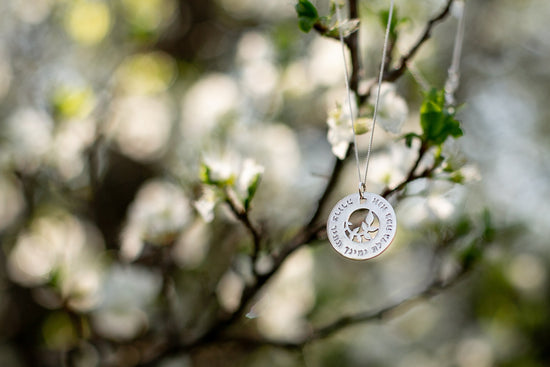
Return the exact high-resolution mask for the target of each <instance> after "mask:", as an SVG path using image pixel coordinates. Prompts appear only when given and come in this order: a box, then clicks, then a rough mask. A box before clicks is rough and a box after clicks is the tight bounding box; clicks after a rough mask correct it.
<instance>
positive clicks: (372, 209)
mask: <svg viewBox="0 0 550 367" xmlns="http://www.w3.org/2000/svg"><path fill="white" fill-rule="evenodd" d="M393 6H394V0H391V4H390V11H389V14H388V23H387V25H386V34H385V37H384V47H383V50H382V60H381V63H380V74H379V76H378V89H377V92H376V100H375V104H374V113H373V117H372V128H371V134H370V140H369V145H368V148H367V156H366V158H365V160H366V166H365V174H364V176H362V175H361V168H360V164H359V153H358V149H357V136H356V134H355V119H354V117H353V109H352V104H351V98H352V96H351V90H350V86H349V72H348V67H347V62H346V53H345V46H344V37H343V35H342V32H341V30H340V27H339V28H338V29H339V36H340V44H341V46H342V55H343V60H344V71H345V78H346V91H347V94H348V102H349V106H348V107H349V110H350V116H351V124H352V129H353V139H354V150H355V163H356V166H357V173H358V176H359V192H358V193H356V194H351V195H348V196H346V197H345V198H343V199H342V200H340V201H339V202H338V203H336V205H335V206H334V208H333V209H332V211H331V213H330V216H329V218H328V221H327V235H328V239H329V241H330V243H331V245H332V247H333V248H334V249H335V250H336V251H338V252H339V253H340V254H341V255H343V256H345V257H347V258H349V259H354V260H366V259H371V258H373V257H375V256H378V255H380V254H381V253H382V252H383V251H384V250H386V249H387V248H388V246H389V245H390V244H391V242H392V241H393V238H394V237H395V232H396V229H397V220H396V216H395V212H394V210H393V208H392V206H391V205H390V203H389V202H388V201H387V200H386V199H384V198H383V197H381V196H380V195H377V194H373V193H370V192H367V173H368V171H369V160H370V153H371V149H372V141H373V137H374V128H375V126H376V116H377V113H378V104H379V100H380V89H381V88H380V87H381V85H382V78H383V76H384V64H385V62H384V59H385V56H386V51H387V48H388V39H389V34H390V25H391V19H392V16H393ZM336 16H337V18H338V24H339V25H340V24H342V21H341V18H340V9H339V7H338V6H336ZM356 216H359V223H354V222H356V220H354V219H352V217H356ZM355 219H357V218H355Z"/></svg>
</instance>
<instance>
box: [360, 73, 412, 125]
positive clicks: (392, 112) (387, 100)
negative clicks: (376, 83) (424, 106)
mask: <svg viewBox="0 0 550 367" xmlns="http://www.w3.org/2000/svg"><path fill="white" fill-rule="evenodd" d="M377 91H378V88H375V89H373V91H372V93H371V95H370V97H369V103H370V104H371V105H373V106H374V105H375V103H376V95H377ZM408 113H409V109H408V107H407V103H406V102H405V100H404V99H403V98H402V97H401V96H400V95H399V94H397V92H396V91H395V84H393V83H382V85H381V86H380V100H379V103H378V111H377V116H376V122H377V123H378V124H380V126H381V127H382V128H383V129H384V130H386V131H388V132H390V133H393V134H399V132H400V131H401V127H402V126H403V123H404V122H405V120H406V119H407V115H408Z"/></svg>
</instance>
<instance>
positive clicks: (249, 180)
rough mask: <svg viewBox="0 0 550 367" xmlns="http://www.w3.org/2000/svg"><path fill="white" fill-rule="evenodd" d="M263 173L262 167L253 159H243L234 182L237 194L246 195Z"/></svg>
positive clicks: (243, 196)
mask: <svg viewBox="0 0 550 367" xmlns="http://www.w3.org/2000/svg"><path fill="white" fill-rule="evenodd" d="M263 173H264V167H263V166H261V165H259V164H258V163H256V162H255V161H254V160H253V159H251V158H247V159H245V160H244V161H243V163H242V166H241V170H240V173H239V177H238V180H237V184H236V187H235V188H236V191H237V194H238V195H239V196H240V197H241V198H246V197H248V195H249V193H248V191H249V190H250V188H251V187H252V186H253V185H256V184H257V181H258V180H259V178H260V177H261V175H262V174H263Z"/></svg>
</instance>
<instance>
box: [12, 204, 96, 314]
mask: <svg viewBox="0 0 550 367" xmlns="http://www.w3.org/2000/svg"><path fill="white" fill-rule="evenodd" d="M102 247H103V243H102V239H101V237H100V234H99V232H98V231H97V229H96V228H95V227H92V226H91V225H90V224H87V223H83V222H81V221H80V220H78V219H77V218H75V217H73V216H70V215H67V214H57V215H51V216H47V217H41V218H38V219H36V220H34V221H33V223H32V225H31V227H30V228H29V230H27V231H25V232H24V233H23V234H22V235H21V236H19V238H18V240H17V242H16V244H15V247H14V248H13V250H12V251H11V253H10V256H9V260H8V269H9V274H10V277H11V278H12V279H13V280H14V281H16V282H17V283H20V284H22V285H25V286H41V285H45V284H52V285H53V287H54V288H55V290H56V291H57V293H58V296H60V297H61V298H62V299H63V300H64V301H66V302H67V304H68V305H69V306H70V307H72V308H74V309H77V310H89V309H91V308H93V307H94V306H95V305H96V304H97V303H98V301H99V289H100V287H101V283H102V273H103V270H102V265H101V263H100V262H99V261H98V255H99V253H100V250H101V248H102Z"/></svg>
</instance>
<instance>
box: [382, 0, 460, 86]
mask: <svg viewBox="0 0 550 367" xmlns="http://www.w3.org/2000/svg"><path fill="white" fill-rule="evenodd" d="M453 2H454V0H447V3H446V4H445V7H444V8H443V10H441V12H439V13H438V14H436V15H435V16H434V17H433V18H431V19H430V20H429V21H428V23H426V27H425V28H424V32H422V35H421V36H420V38H419V39H418V40H417V41H416V43H415V44H414V45H413V46H412V47H411V48H410V50H409V52H407V53H406V54H404V55H403V56H401V59H400V60H399V64H398V65H397V66H396V67H395V68H393V69H391V70H388V71H387V72H386V73H385V74H384V81H387V82H394V81H396V80H397V79H399V77H401V75H403V73H404V72H405V71H406V70H407V64H408V62H409V60H411V59H412V58H413V57H414V56H415V55H416V53H417V52H418V50H419V49H420V47H421V46H422V45H423V44H424V42H426V41H427V40H428V39H429V38H430V37H431V34H432V30H433V28H434V27H435V26H436V25H437V24H438V23H440V22H442V21H443V20H444V19H445V18H446V17H447V16H448V15H449V14H450V12H451V6H452V5H453Z"/></svg>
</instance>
